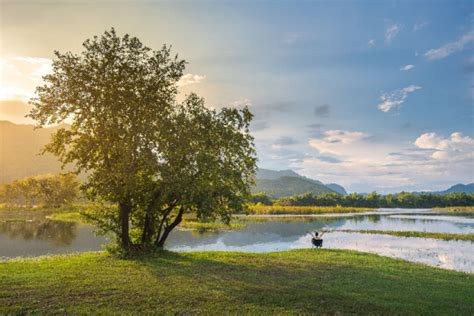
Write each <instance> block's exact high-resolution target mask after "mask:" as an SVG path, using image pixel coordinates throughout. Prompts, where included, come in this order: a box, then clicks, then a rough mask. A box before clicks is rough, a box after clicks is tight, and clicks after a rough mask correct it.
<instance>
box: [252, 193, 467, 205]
mask: <svg viewBox="0 0 474 316" xmlns="http://www.w3.org/2000/svg"><path fill="white" fill-rule="evenodd" d="M251 202H252V203H261V204H264V205H281V206H338V205H339V206H350V207H372V208H377V207H386V208H397V207H400V208H431V207H447V206H474V194H472V193H448V194H432V193H422V194H416V193H409V192H400V193H396V194H386V195H381V194H378V193H377V192H373V193H370V194H367V195H362V194H358V193H351V194H347V195H342V194H338V193H325V194H319V195H315V194H311V193H305V194H301V195H295V196H290V197H285V198H281V199H278V200H271V199H270V198H269V197H268V196H267V195H266V194H265V193H256V194H253V195H252V197H251Z"/></svg>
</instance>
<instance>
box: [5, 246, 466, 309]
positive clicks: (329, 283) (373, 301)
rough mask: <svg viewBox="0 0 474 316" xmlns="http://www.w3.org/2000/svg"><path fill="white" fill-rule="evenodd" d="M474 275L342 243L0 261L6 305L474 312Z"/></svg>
mask: <svg viewBox="0 0 474 316" xmlns="http://www.w3.org/2000/svg"><path fill="white" fill-rule="evenodd" d="M473 278H474V276H473V275H472V274H465V273H459V272H453V271H447V270H442V269H437V268H432V267H427V266H424V265H420V264H414V263H409V262H405V261H401V260H395V259H390V258H385V257H379V256H376V255H371V254H364V253H358V252H352V251H342V250H295V251H287V252H275V253H265V254H252V253H231V252H191V253H173V252H163V253H161V254H160V255H156V256H150V257H144V258H139V259H129V260H124V259H117V258H114V257H112V256H110V255H108V254H106V253H85V254H81V255H70V256H54V257H45V258H40V259H21V260H12V261H7V262H3V263H0V314H22V313H25V314H30V313H40V314H55V313H61V314H66V313H67V314H84V313H94V314H104V313H105V314H111V313H119V314H123V313H134V314H143V313H160V314H162V313H166V314H187V313H192V314H197V313H201V314H216V313H218V314H226V313H237V312H238V313H250V314H260V315H262V314H265V315H269V314H289V313H291V314H295V313H298V314H305V313H306V314H308V313H314V314H352V313H359V314H398V315H407V314H412V315H419V314H427V315H433V314H444V315H448V314H449V315H453V314H456V315H472V314H473V313H474V296H473V295H472V293H474V280H473Z"/></svg>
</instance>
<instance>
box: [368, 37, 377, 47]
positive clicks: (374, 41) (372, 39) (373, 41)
mask: <svg viewBox="0 0 474 316" xmlns="http://www.w3.org/2000/svg"><path fill="white" fill-rule="evenodd" d="M375 43H376V40H375V38H371V39H370V40H369V41H368V42H367V44H368V45H369V46H374V45H375Z"/></svg>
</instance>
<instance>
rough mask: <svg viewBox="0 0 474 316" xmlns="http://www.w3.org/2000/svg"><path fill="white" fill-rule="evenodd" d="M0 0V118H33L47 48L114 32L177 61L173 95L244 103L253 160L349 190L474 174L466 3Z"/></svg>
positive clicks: (473, 33)
mask: <svg viewBox="0 0 474 316" xmlns="http://www.w3.org/2000/svg"><path fill="white" fill-rule="evenodd" d="M1 7H2V10H1V17H2V22H1V24H2V29H1V31H0V32H1V33H0V34H1V42H2V45H1V47H0V73H1V83H0V120H6V121H11V122H13V123H15V124H33V123H34V122H33V121H31V120H29V119H26V118H25V117H24V115H25V114H26V113H27V112H28V111H29V110H30V109H31V107H30V106H29V105H28V104H27V100H28V99H29V98H30V97H32V96H33V93H34V88H35V87H36V86H37V85H40V84H41V76H42V75H44V74H46V73H48V72H49V71H50V68H51V59H52V58H53V51H54V50H58V51H60V52H66V51H72V52H74V53H79V52H80V51H81V44H82V42H83V41H84V40H86V39H87V38H90V37H92V36H94V35H100V34H102V33H103V32H104V31H105V30H107V29H109V28H110V27H115V29H116V30H117V32H118V33H119V34H121V35H123V34H125V33H128V34H130V35H133V36H137V37H139V38H140V39H142V41H143V42H144V43H145V44H146V45H147V46H149V47H151V48H153V49H159V48H160V47H161V45H162V44H168V45H172V46H173V49H172V51H173V53H177V54H179V56H180V57H181V58H184V59H186V60H187V61H188V65H187V68H186V71H185V75H184V76H183V78H182V79H181V80H180V82H179V87H180V97H181V98H182V97H183V96H184V95H185V94H187V93H190V92H196V93H197V94H198V95H200V96H203V97H204V98H205V99H206V104H207V106H210V107H215V108H220V107H223V106H234V107H241V106H243V105H249V107H250V110H251V111H252V112H253V113H254V114H255V117H254V121H253V122H252V126H251V130H252V134H253V135H254V137H255V143H256V147H257V151H258V157H259V167H261V168H264V169H271V170H285V169H290V170H293V171H295V172H297V173H299V174H301V175H303V176H306V177H309V178H312V179H316V180H319V181H322V182H323V183H337V184H340V185H342V186H344V187H345V188H346V190H348V191H350V192H372V191H377V192H380V193H383V194H385V193H393V192H400V191H409V192H412V191H438V190H446V189H448V188H449V187H451V186H452V185H455V184H458V183H463V184H469V183H473V182H474V172H473V170H474V124H473V123H474V111H473V110H474V105H473V101H474V89H473V87H474V78H473V71H474V55H473V53H472V46H473V42H474V29H473V28H472V25H473V22H474V10H473V6H472V2H471V1H457V2H455V3H452V2H448V1H445V2H443V1H440V2H423V3H417V4H416V5H415V4H410V3H407V2H397V1H394V2H390V3H385V2H384V3H374V2H369V1H360V2H357V3H356V2H337V3H329V2H318V3H307V2H305V3H300V5H299V6H292V5H291V2H282V1H278V2H272V3H271V4H270V3H265V2H261V3H260V2H259V3H252V2H241V3H234V2H228V3H215V2H207V1H206V2H202V3H201V4H200V6H195V5H193V4H192V3H191V2H189V3H184V2H179V3H169V2H166V3H157V2H141V1H139V2H123V3H120V4H117V3H114V4H112V3H107V2H99V3H65V2H62V3H61V2H59V3H54V4H53V3H40V2H35V3H26V2H9V1H4V2H2V4H1ZM81 16H87V19H81ZM55 18H57V19H55ZM78 26H79V27H78ZM216 26H217V27H216ZM71 34H74V36H71Z"/></svg>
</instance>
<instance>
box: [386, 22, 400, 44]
mask: <svg viewBox="0 0 474 316" xmlns="http://www.w3.org/2000/svg"><path fill="white" fill-rule="evenodd" d="M400 28H401V27H400V25H398V24H392V25H390V26H389V27H388V28H387V29H386V30H385V42H386V43H391V42H392V40H393V39H394V38H395V37H396V36H397V35H398V33H400Z"/></svg>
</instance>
